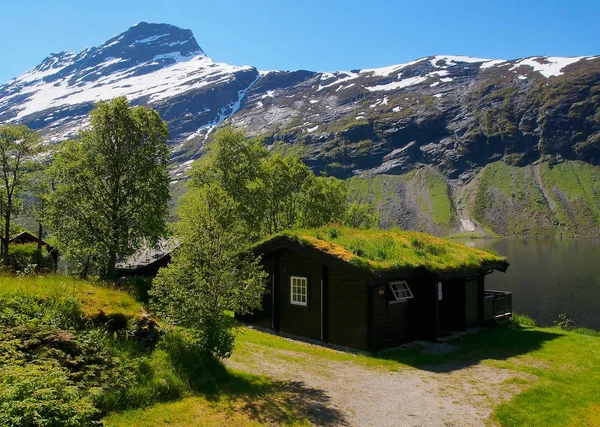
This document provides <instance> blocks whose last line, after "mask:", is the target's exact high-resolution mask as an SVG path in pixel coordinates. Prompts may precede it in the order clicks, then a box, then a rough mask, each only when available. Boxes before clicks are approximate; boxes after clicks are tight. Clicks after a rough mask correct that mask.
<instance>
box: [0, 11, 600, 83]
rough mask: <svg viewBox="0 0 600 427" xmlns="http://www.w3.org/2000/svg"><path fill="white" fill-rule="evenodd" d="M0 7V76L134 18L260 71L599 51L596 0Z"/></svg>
mask: <svg viewBox="0 0 600 427" xmlns="http://www.w3.org/2000/svg"><path fill="white" fill-rule="evenodd" d="M0 10H2V14H0V40H1V42H0V58H2V60H1V61H0V83H2V82H5V81H7V80H9V79H11V78H13V77H15V76H17V75H19V74H21V73H23V72H25V71H27V70H28V69H30V68H32V67H34V66H35V65H37V64H39V63H40V62H41V61H42V60H43V59H44V58H45V57H46V56H47V55H48V54H49V53H51V52H59V51H63V50H64V51H72V52H79V51H81V50H82V49H84V48H86V47H90V46H98V45H100V44H102V43H103V42H104V41H106V40H107V39H109V38H110V37H112V36H114V35H116V34H119V33H121V32H123V31H125V30H127V28H129V27H131V26H132V25H134V24H136V23H138V22H140V21H146V22H161V23H168V24H172V25H176V26H179V27H182V28H188V29H191V30H192V31H193V33H194V35H195V37H196V40H197V41H198V44H199V45H200V47H201V48H202V49H203V50H204V51H205V52H206V54H207V55H208V56H210V57H211V58H212V59H213V60H215V61H217V62H226V63H228V64H231V65H254V66H255V67H257V68H258V69H260V70H272V69H286V70H293V69H308V70H314V71H334V70H351V69H359V68H374V67H381V66H385V65H391V64H398V63H403V62H408V61H411V60H413V59H416V58H420V57H424V56H429V55H438V54H447V55H468V56H474V57H479V58H492V59H514V58H519V57H525V56H534V55H544V56H584V55H599V54H600V31H599V30H598V19H599V18H600V1H598V0H546V1H538V0H503V1H494V0H477V1H472V0H444V1H439V0H430V1H429V0H412V1H404V0H385V1H384V0H371V1H359V0H347V1H340V0H252V1H248V0H217V1H214V0H213V1H203V0H181V1H178V0H170V1H167V0H143V1H138V0H98V1H81V0H77V1H75V0H34V1H32V0H20V1H14V0H0Z"/></svg>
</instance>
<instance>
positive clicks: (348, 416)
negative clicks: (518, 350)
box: [227, 345, 524, 427]
mask: <svg viewBox="0 0 600 427" xmlns="http://www.w3.org/2000/svg"><path fill="white" fill-rule="evenodd" d="M252 347H255V349H253V350H255V351H251V352H250V355H248V354H245V355H244V359H243V360H238V359H235V358H234V359H233V360H229V361H228V362H227V365H228V366H230V367H231V368H234V369H238V370H241V371H246V372H251V373H254V374H260V375H267V376H269V377H271V378H273V379H275V380H278V381H292V382H295V383H301V384H302V385H303V386H304V387H306V389H309V390H318V391H319V395H320V396H321V398H322V399H323V405H324V406H326V407H327V408H330V409H331V410H332V411H335V412H336V413H339V414H340V415H341V416H340V417H336V418H335V419H327V418H321V419H319V418H318V417H317V418H316V419H315V418H313V420H315V423H316V424H319V425H350V426H428V427H433V426H444V427H449V426H461V427H463V426H465V427H466V426H485V425H490V419H489V418H490V415H491V414H492V412H493V409H494V407H495V406H497V405H498V404H499V403H500V402H502V401H505V400H508V399H510V398H511V397H512V396H513V395H514V394H515V393H517V392H518V391H519V390H520V389H521V388H522V387H523V386H522V385H521V384H520V383H519V381H510V380H511V379H512V378H515V377H517V376H518V377H520V378H524V376H523V374H518V373H515V372H513V371H510V370H506V369H500V368H495V367H492V366H488V365H484V364H481V363H480V364H476V365H472V366H458V365H442V366H435V367H432V370H423V369H415V368H406V369H403V370H401V371H400V372H390V371H388V370H385V369H383V368H381V367H373V368H372V367H368V366H364V365H361V364H359V363H354V362H334V361H330V360H327V359H324V358H319V357H317V356H311V355H307V354H305V353H298V352H293V351H287V350H275V349H268V351H267V352H266V353H265V352H264V348H263V347H261V346H259V345H252ZM306 398H307V399H310V398H311V397H309V396H307V397H306Z"/></svg>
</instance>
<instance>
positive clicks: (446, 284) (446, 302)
mask: <svg viewBox="0 0 600 427" xmlns="http://www.w3.org/2000/svg"><path fill="white" fill-rule="evenodd" d="M437 304H438V316H437V318H438V324H437V326H438V328H437V330H438V336H444V335H447V334H448V333H449V332H456V331H458V330H461V329H464V328H465V283H464V280H444V281H439V282H438V283H437Z"/></svg>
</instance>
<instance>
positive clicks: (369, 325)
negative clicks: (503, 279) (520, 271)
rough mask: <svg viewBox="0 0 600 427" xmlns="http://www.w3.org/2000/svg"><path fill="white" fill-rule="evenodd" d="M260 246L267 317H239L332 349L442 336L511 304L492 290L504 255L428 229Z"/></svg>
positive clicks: (308, 235) (300, 234) (321, 235)
mask: <svg viewBox="0 0 600 427" xmlns="http://www.w3.org/2000/svg"><path fill="white" fill-rule="evenodd" d="M254 250H255V252H256V253H257V254H262V255H263V259H262V263H263V265H264V268H265V270H266V271H267V272H268V273H269V275H270V277H269V284H268V286H267V289H268V292H267V293H266V294H265V296H264V298H263V309H262V311H261V312H258V313H255V314H253V315H251V316H241V317H240V319H241V320H242V321H245V322H248V323H253V324H257V325H261V326H266V327H269V328H272V329H275V330H277V331H281V332H284V333H288V334H293V335H298V336H302V337H307V338H311V339H316V340H321V341H324V342H328V343H331V344H336V345H340V346H345V347H350V348H355V349H359V350H369V351H377V350H381V349H384V348H390V347H394V346H397V345H399V344H402V343H404V342H407V341H411V340H416V339H427V340H438V339H442V338H444V337H448V336H451V335H453V334H455V333H456V332H457V331H462V330H464V329H465V328H467V327H470V326H476V325H480V324H482V323H484V322H485V321H486V319H487V320H489V319H493V318H494V317H495V316H497V315H500V314H501V315H503V316H504V315H510V312H511V308H512V307H511V304H512V303H511V300H510V294H509V293H503V292H497V293H496V294H494V293H489V292H487V291H484V278H485V276H486V275H487V274H489V273H491V272H492V271H493V270H500V271H506V269H507V268H508V263H507V262H506V260H505V259H504V258H503V257H500V256H498V255H495V254H492V253H489V252H486V251H482V250H478V249H474V248H470V247H467V246H465V245H461V244H459V243H455V242H452V241H448V240H445V239H441V238H437V237H433V236H430V235H427V234H423V233H417V232H408V231H399V230H357V229H351V228H345V227H324V228H319V229H309V230H296V231H293V232H284V233H281V234H278V235H275V236H273V237H271V238H269V239H268V240H265V241H263V242H261V243H259V244H257V245H256V246H255V247H254ZM502 302H503V303H504V305H502ZM494 304H495V306H494ZM494 309H496V311H495V312H494ZM486 311H487V312H488V313H487V315H486Z"/></svg>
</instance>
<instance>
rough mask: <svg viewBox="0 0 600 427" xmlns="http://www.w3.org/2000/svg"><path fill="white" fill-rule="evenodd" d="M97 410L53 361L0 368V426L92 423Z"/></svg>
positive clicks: (64, 370) (84, 424)
mask: <svg viewBox="0 0 600 427" xmlns="http://www.w3.org/2000/svg"><path fill="white" fill-rule="evenodd" d="M99 415H100V412H99V410H98V409H97V408H96V407H95V406H94V403H93V400H92V397H91V395H90V394H89V393H87V392H86V391H85V390H81V389H79V388H78V387H76V386H74V385H73V383H72V381H71V380H70V378H69V373H68V371H67V370H66V369H65V368H63V367H61V366H58V364H57V363H55V362H54V361H43V362H39V361H38V362H36V363H29V364H25V365H19V364H9V365H4V366H3V367H2V368H0V425H14V426H92V425H99V424H98V423H97V422H96V421H94V420H97V419H98V418H99Z"/></svg>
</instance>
